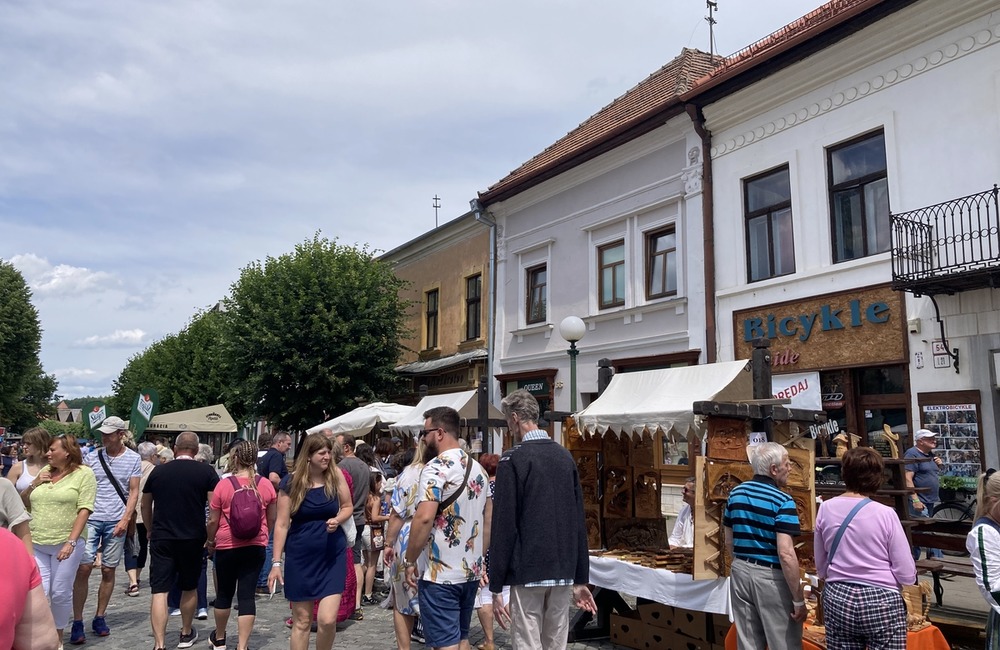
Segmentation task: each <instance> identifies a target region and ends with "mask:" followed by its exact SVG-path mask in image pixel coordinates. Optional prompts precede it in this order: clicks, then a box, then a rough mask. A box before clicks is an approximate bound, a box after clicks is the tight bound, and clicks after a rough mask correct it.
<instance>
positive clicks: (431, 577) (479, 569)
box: [417, 449, 489, 584]
mask: <svg viewBox="0 0 1000 650" xmlns="http://www.w3.org/2000/svg"><path fill="white" fill-rule="evenodd" d="M466 463H473V465H472V471H471V473H470V474H469V480H468V482H467V483H466V484H464V485H462V482H463V480H464V479H465V469H466ZM488 484H489V477H488V476H487V475H486V471H485V470H484V469H483V467H482V465H480V464H479V463H478V462H476V460H475V459H474V458H472V456H470V455H469V454H467V453H465V452H464V451H462V450H461V449H449V450H447V451H445V452H442V453H441V455H440V456H438V457H437V458H435V459H433V460H431V461H430V462H428V463H427V465H425V466H424V470H423V472H421V474H420V487H419V489H418V491H417V499H418V501H417V504H418V505H419V504H420V503H423V502H425V501H436V502H438V503H441V502H442V501H447V500H448V498H449V497H450V496H451V495H452V493H454V491H455V490H456V489H461V490H464V494H463V495H462V496H460V497H459V498H458V499H456V500H455V502H454V503H452V504H451V505H450V506H448V508H447V509H446V510H445V511H444V512H441V513H439V514H438V516H437V518H436V519H435V520H434V525H433V527H432V528H431V537H430V540H429V541H428V544H427V550H426V551H425V554H426V556H427V569H426V570H425V571H424V572H423V576H422V577H423V579H424V580H427V581H429V582H435V583H438V584H456V583H461V582H470V581H473V580H479V578H480V577H481V576H482V574H483V572H484V571H485V565H484V563H483V553H484V552H485V549H484V548H483V531H484V528H485V526H484V520H485V512H486V503H487V500H488V498H489V497H488V496H487V489H488V488H487V486H488Z"/></svg>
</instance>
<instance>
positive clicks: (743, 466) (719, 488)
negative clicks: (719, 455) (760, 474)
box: [705, 460, 753, 503]
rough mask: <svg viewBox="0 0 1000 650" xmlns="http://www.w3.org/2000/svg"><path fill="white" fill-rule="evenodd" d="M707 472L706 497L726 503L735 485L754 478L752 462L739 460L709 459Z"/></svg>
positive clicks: (709, 499)
mask: <svg viewBox="0 0 1000 650" xmlns="http://www.w3.org/2000/svg"><path fill="white" fill-rule="evenodd" d="M705 473H706V478H705V488H706V494H705V498H706V499H707V500H708V501H712V502H722V503H725V502H726V501H727V500H728V499H729V493H730V492H731V491H732V489H733V488H734V487H736V486H737V485H739V484H740V483H742V482H743V481H749V480H750V479H751V478H753V468H752V467H750V463H741V462H738V461H730V462H724V461H717V460H712V461H707V465H706V467H705Z"/></svg>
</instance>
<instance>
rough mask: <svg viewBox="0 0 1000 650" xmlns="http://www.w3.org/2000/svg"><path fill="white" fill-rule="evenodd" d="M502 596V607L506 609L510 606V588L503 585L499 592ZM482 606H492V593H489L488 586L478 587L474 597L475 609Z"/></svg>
mask: <svg viewBox="0 0 1000 650" xmlns="http://www.w3.org/2000/svg"><path fill="white" fill-rule="evenodd" d="M500 595H501V596H503V606H504V607H506V606H507V605H509V604H510V587H509V586H507V585H504V587H503V591H501V592H500ZM483 605H491V606H492V605H493V592H492V591H490V588H489V586H486V587H480V588H479V594H478V595H477V596H476V609H479V608H480V607H482V606H483Z"/></svg>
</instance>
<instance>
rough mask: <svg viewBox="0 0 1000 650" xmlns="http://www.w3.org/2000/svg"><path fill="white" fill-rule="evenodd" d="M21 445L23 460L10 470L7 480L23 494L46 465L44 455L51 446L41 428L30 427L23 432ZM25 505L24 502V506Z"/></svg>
mask: <svg viewBox="0 0 1000 650" xmlns="http://www.w3.org/2000/svg"><path fill="white" fill-rule="evenodd" d="M21 444H22V445H23V446H24V451H25V457H24V460H22V461H21V462H20V463H16V464H15V465H14V466H13V467H11V468H10V472H9V473H8V474H7V479H8V480H9V481H10V482H11V483H13V484H14V487H16V488H17V491H18V492H21V493H22V494H23V493H24V490H25V488H27V487H28V484H29V483H31V482H32V481H34V480H35V476H37V475H38V472H40V471H41V469H42V468H43V467H45V465H46V463H48V461H47V460H46V458H45V455H46V454H47V453H48V452H49V445H50V444H52V436H50V435H49V432H48V431H46V430H45V429H43V428H42V427H31V428H30V429H28V430H27V431H25V432H24V436H23V437H22V438H21ZM27 504H28V502H27V501H25V505H27Z"/></svg>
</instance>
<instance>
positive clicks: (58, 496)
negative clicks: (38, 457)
mask: <svg viewBox="0 0 1000 650" xmlns="http://www.w3.org/2000/svg"><path fill="white" fill-rule="evenodd" d="M46 458H47V459H48V461H49V464H48V465H46V466H45V467H43V468H42V469H41V471H40V472H38V475H37V476H36V477H35V478H34V479H33V480H32V481H31V483H30V484H29V485H28V487H27V489H25V491H24V492H22V493H21V496H22V497H25V495H27V498H26V499H25V500H26V501H27V504H28V510H30V511H31V517H32V519H31V538H32V541H33V542H34V547H35V561H36V562H38V571H39V572H40V573H41V575H42V588H43V589H44V591H45V595H46V596H47V597H48V599H49V605H50V606H51V608H52V617H53V618H54V619H55V623H56V628H57V631H58V632H59V638H60V639H62V632H63V628H64V627H66V623H68V622H69V615H70V613H71V610H72V608H73V581H74V580H75V579H76V569H77V567H79V566H80V560H81V559H82V558H83V549H84V546H85V540H83V539H80V535H81V534H83V531H84V528H85V527H86V525H87V518H88V517H90V513H91V512H93V510H94V498H95V497H96V496H97V480H96V479H95V478H94V472H93V470H91V469H90V468H89V467H87V466H86V465H84V464H83V456H82V455H81V453H80V447H79V445H77V444H76V440H75V439H74V438H72V437H68V436H59V437H58V438H55V439H53V440H52V443H51V444H50V445H49V451H48V454H46Z"/></svg>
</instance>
